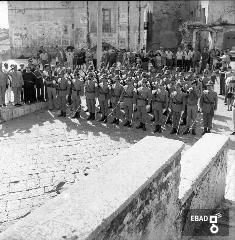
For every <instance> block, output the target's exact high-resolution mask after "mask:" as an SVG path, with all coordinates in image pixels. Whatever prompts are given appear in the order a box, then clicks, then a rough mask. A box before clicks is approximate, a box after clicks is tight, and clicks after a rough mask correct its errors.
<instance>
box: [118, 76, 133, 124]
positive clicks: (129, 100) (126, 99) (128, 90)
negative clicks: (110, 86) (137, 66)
mask: <svg viewBox="0 0 235 240" xmlns="http://www.w3.org/2000/svg"><path fill="white" fill-rule="evenodd" d="M127 81H128V82H129V84H128V85H125V86H124V88H123V91H122V94H121V100H123V107H124V112H125V119H126V122H125V123H124V125H123V126H128V127H131V121H132V114H133V96H134V86H133V84H132V79H131V78H128V79H127Z"/></svg>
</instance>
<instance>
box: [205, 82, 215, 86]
mask: <svg viewBox="0 0 235 240" xmlns="http://www.w3.org/2000/svg"><path fill="white" fill-rule="evenodd" d="M212 85H214V83H213V82H212V81H209V82H208V83H207V84H206V86H212Z"/></svg>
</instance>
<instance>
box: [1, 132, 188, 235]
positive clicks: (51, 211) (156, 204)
mask: <svg viewBox="0 0 235 240" xmlns="http://www.w3.org/2000/svg"><path fill="white" fill-rule="evenodd" d="M183 145H184V144H183V143H182V142H180V141H176V140H171V139H166V138H158V137H146V138H144V139H142V140H141V141H140V142H138V143H137V144H135V145H133V146H132V147H130V148H129V149H127V150H126V151H123V152H122V153H120V154H119V156H118V157H116V158H114V159H112V161H109V162H107V163H106V164H105V165H104V166H103V167H102V169H100V170H99V171H97V172H96V173H94V174H92V175H89V176H87V178H86V179H85V180H82V181H81V182H79V183H76V184H74V186H72V187H71V188H70V189H68V190H67V191H64V192H63V193H62V194H61V195H59V196H58V197H56V198H54V199H53V200H50V201H49V202H48V203H46V204H45V205H44V206H42V207H40V208H39V209H37V210H35V211H34V212H33V213H32V214H30V215H28V216H26V217H25V218H24V219H22V220H21V221H19V222H18V223H17V224H16V225H15V226H11V227H9V228H8V229H7V230H6V231H5V232H3V233H2V234H0V239H1V240H3V239H4V240H5V239H8V238H15V239H17V240H23V239H24V240H27V239H50V240H53V239H62V238H65V239H70V238H71V239H72V238H74V239H96V240H98V239H105V240H108V239H110V240H111V239H112V240H113V239H125V240H127V239H128V240H132V239H133V240H138V239H144V240H148V239H152V240H153V239H156V238H157V239H162V240H164V239H175V236H177V235H178V232H177V229H176V228H175V227H174V220H175V218H176V215H177V213H178V211H179V209H178V202H177V199H178V189H179V181H180V159H181V151H182V148H183Z"/></svg>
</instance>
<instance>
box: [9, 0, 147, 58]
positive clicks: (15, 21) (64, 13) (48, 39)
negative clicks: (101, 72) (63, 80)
mask: <svg viewBox="0 0 235 240" xmlns="http://www.w3.org/2000/svg"><path fill="white" fill-rule="evenodd" d="M145 6H146V3H145V2H143V1H142V3H141V14H140V15H141V21H140V24H141V35H140V36H141V45H143V24H144V22H143V20H144V19H143V16H144V7H145ZM138 7H139V4H138V1H130V48H131V49H133V50H136V49H137V48H138V47H139V46H138V26H139V10H138ZM102 8H110V9H111V32H110V33H103V41H104V42H108V43H110V44H111V45H113V46H115V47H127V46H128V41H127V39H128V34H127V24H128V21H127V1H125V2H122V1H102ZM88 9H89V22H90V36H91V44H92V46H94V45H96V38H97V33H96V30H97V29H96V25H97V2H96V1H88ZM118 9H119V10H118ZM8 10H9V28H10V32H9V33H10V41H11V47H12V54H13V55H14V56H19V55H22V54H23V55H25V56H29V55H32V54H35V52H36V51H37V49H38V47H39V46H41V45H43V46H45V47H46V48H48V49H52V50H53V48H54V46H55V45H59V46H68V45H75V46H76V47H78V48H81V47H86V46H87V40H86V34H87V1H48V2H45V1H33V2H31V1H19V2H16V1H9V2H8ZM118 11H119V16H118Z"/></svg>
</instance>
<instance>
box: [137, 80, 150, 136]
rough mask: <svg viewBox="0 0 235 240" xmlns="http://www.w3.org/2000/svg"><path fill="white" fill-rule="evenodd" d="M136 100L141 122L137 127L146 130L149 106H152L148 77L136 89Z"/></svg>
mask: <svg viewBox="0 0 235 240" xmlns="http://www.w3.org/2000/svg"><path fill="white" fill-rule="evenodd" d="M134 102H135V104H136V106H137V114H138V116H139V120H140V123H139V125H138V126H137V127H136V128H137V129H139V128H142V129H143V131H146V127H145V123H146V120H147V110H146V103H147V104H148V105H147V108H148V109H149V108H150V104H151V91H150V89H149V88H148V87H147V79H146V78H143V79H142V81H141V82H140V87H139V88H137V89H136V90H135V94H134Z"/></svg>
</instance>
